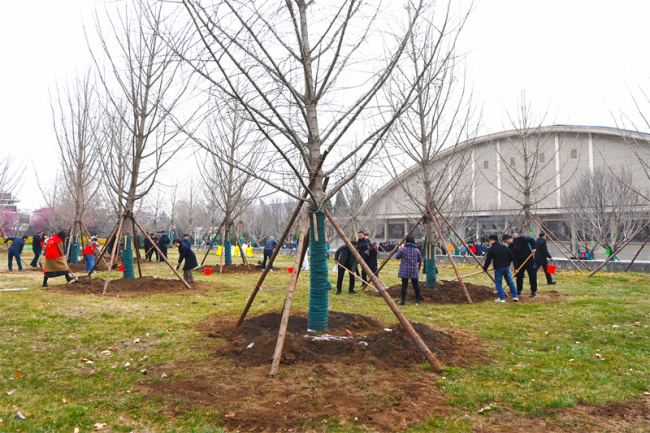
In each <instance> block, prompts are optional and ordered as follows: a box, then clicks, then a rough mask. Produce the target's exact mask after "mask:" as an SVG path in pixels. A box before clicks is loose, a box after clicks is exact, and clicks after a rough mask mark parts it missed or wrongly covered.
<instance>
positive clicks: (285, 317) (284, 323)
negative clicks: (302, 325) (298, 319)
mask: <svg viewBox="0 0 650 433" xmlns="http://www.w3.org/2000/svg"><path fill="white" fill-rule="evenodd" d="M308 225H309V209H306V210H305V217H304V218H303V221H302V227H301V228H300V241H298V251H299V252H302V250H303V249H307V243H306V242H305V233H306V232H307V226H308ZM298 251H297V254H296V259H295V260H294V265H293V275H291V282H290V283H289V289H288V290H287V297H286V298H285V300H284V306H283V307H282V320H281V321H280V328H279V330H278V341H277V343H276V344H275V352H274V353H273V362H272V363H271V372H270V373H269V376H271V377H274V376H275V375H276V374H278V370H279V369H280V358H281V357H282V349H283V348H284V340H285V337H286V334H287V327H288V326H289V316H290V315H291V303H292V302H293V293H294V291H295V289H296V284H297V283H298V277H299V276H300V255H301V254H298Z"/></svg>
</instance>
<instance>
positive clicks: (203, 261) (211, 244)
mask: <svg viewBox="0 0 650 433" xmlns="http://www.w3.org/2000/svg"><path fill="white" fill-rule="evenodd" d="M222 225H223V221H221V224H219V228H218V229H217V231H216V232H215V233H214V237H213V238H212V242H210V246H209V247H208V250H207V251H206V252H205V256H203V260H201V267H202V266H203V263H205V259H207V258H208V254H210V251H211V250H212V246H213V245H214V241H216V240H217V233H219V230H221V226H222Z"/></svg>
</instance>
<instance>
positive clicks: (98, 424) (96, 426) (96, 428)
mask: <svg viewBox="0 0 650 433" xmlns="http://www.w3.org/2000/svg"><path fill="white" fill-rule="evenodd" d="M93 427H95V430H100V429H103V428H104V427H106V423H103V422H98V423H95V424H93Z"/></svg>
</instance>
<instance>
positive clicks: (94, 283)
mask: <svg viewBox="0 0 650 433" xmlns="http://www.w3.org/2000/svg"><path fill="white" fill-rule="evenodd" d="M172 278H173V279H170V280H167V279H164V278H155V277H142V278H136V279H134V280H127V279H124V278H111V280H110V281H109V283H108V288H107V290H106V296H115V297H141V296H150V295H156V294H160V293H179V292H186V291H189V289H188V288H187V287H185V285H184V284H183V283H182V282H181V281H180V280H178V279H177V278H176V277H175V276H173V277H172ZM59 280H62V281H65V280H64V279H63V277H59ZM105 281H106V280H104V279H103V278H90V277H80V278H79V282H78V283H70V284H63V285H52V284H50V287H49V288H48V289H47V290H52V291H57V292H61V293H68V294H72V295H101V294H102V291H103V290H104V282H105ZM49 283H54V284H56V280H55V279H50V280H49ZM190 286H192V290H193V291H196V292H198V293H205V292H206V290H207V289H208V288H213V287H212V285H210V286H208V285H207V284H205V283H204V282H202V281H196V282H195V283H193V284H190Z"/></svg>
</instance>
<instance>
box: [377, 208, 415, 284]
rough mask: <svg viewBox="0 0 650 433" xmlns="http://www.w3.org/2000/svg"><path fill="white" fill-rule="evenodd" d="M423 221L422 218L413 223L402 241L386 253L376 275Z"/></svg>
mask: <svg viewBox="0 0 650 433" xmlns="http://www.w3.org/2000/svg"><path fill="white" fill-rule="evenodd" d="M423 219H424V216H422V217H420V219H419V220H418V222H416V223H415V225H414V226H413V228H412V229H411V230H409V232H408V233H407V234H406V236H404V239H402V241H401V242H399V243H398V244H397V246H395V248H393V249H392V250H391V251H390V252H389V253H388V255H387V256H386V257H384V260H383V261H382V262H381V264H380V265H379V267H378V268H377V274H379V271H381V270H382V269H383V267H384V266H385V265H386V263H388V261H389V260H390V258H391V257H393V254H395V253H396V252H397V250H398V249H399V246H400V244H402V243H403V242H404V241H405V240H406V238H408V237H409V236H411V234H412V233H413V232H414V231H415V229H416V228H417V226H418V224H420V223H421V222H422V220H423Z"/></svg>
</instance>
